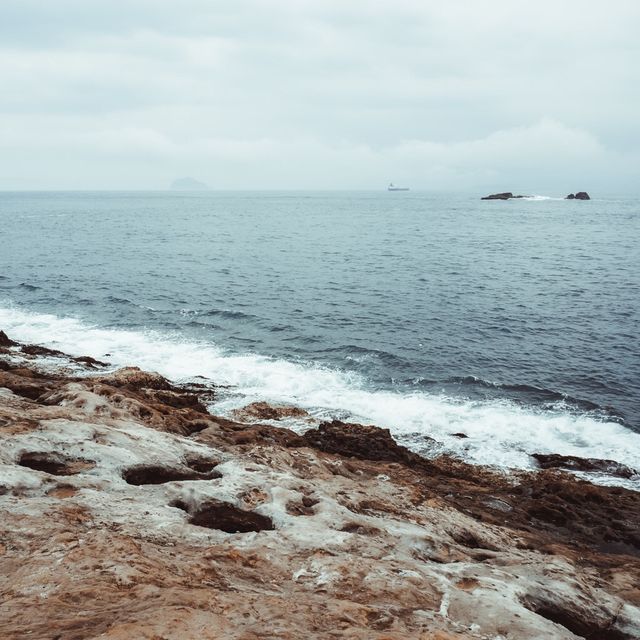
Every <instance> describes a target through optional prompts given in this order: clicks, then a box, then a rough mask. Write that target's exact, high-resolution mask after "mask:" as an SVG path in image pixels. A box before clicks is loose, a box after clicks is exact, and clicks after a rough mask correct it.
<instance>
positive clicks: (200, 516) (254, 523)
mask: <svg viewBox="0 0 640 640" xmlns="http://www.w3.org/2000/svg"><path fill="white" fill-rule="evenodd" d="M175 506H177V507H178V508H180V506H179V505H177V504H176V505H175ZM189 523H190V524H194V525H196V526H198V527H207V528H208V529H219V530H220V531H225V532H226V533H247V532H249V531H272V530H273V529H274V528H275V527H274V526H273V522H272V520H271V518H268V517H267V516H263V515H260V514H259V513H256V512H255V511H245V510H243V509H238V507H236V506H234V505H232V504H231V503H229V502H220V501H218V500H209V501H207V502H206V503H204V504H202V505H200V506H199V507H197V508H196V509H195V511H194V512H193V513H191V517H190V518H189Z"/></svg>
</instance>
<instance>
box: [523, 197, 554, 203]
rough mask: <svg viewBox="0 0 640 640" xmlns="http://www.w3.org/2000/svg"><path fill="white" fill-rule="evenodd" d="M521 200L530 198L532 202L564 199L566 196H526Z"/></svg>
mask: <svg viewBox="0 0 640 640" xmlns="http://www.w3.org/2000/svg"><path fill="white" fill-rule="evenodd" d="M520 199H521V200H529V201H530V202H543V201H547V200H564V198H553V197H551V196H524V197H523V198H520Z"/></svg>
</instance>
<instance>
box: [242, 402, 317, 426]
mask: <svg viewBox="0 0 640 640" xmlns="http://www.w3.org/2000/svg"><path fill="white" fill-rule="evenodd" d="M233 415H234V417H235V418H236V419H238V420H243V421H253V420H282V419H284V418H309V417H310V416H309V413H308V412H307V411H305V410H304V409H300V408H299V407H294V406H291V405H288V406H283V405H272V404H269V403H268V402H252V403H251V404H248V405H247V406H246V407H242V408H241V409H236V410H235V411H234V412H233Z"/></svg>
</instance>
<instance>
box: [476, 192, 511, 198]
mask: <svg viewBox="0 0 640 640" xmlns="http://www.w3.org/2000/svg"><path fill="white" fill-rule="evenodd" d="M510 198H513V193H511V192H510V191H506V192H505V193H492V194H491V195H490V196H484V198H481V200H509V199H510Z"/></svg>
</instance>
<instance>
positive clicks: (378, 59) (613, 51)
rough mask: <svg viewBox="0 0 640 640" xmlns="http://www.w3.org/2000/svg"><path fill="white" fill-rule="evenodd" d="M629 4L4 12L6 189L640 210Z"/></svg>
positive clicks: (637, 78)
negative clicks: (521, 199)
mask: <svg viewBox="0 0 640 640" xmlns="http://www.w3.org/2000/svg"><path fill="white" fill-rule="evenodd" d="M639 34H640V2H638V0H609V1H608V2H601V1H596V0H553V1H551V0H536V2H533V1H531V0H526V1H523V0H482V1H479V0H448V1H445V0H438V1H437V2H436V1H432V0H394V1H382V2H377V1H376V0H366V1H364V0H268V1H267V0H233V1H229V0H226V1H225V2H220V1H218V0H181V1H180V2H176V1H175V0H126V1H122V0H0V189H165V188H167V187H168V186H169V185H170V183H171V182H172V181H173V180H174V179H176V178H182V177H185V176H191V177H193V178H195V179H197V180H201V181H203V182H205V183H206V184H208V185H209V186H210V187H211V188H212V189H384V188H385V187H386V184H387V183H388V182H389V181H394V182H395V183H396V184H400V185H406V186H410V187H411V188H414V189H426V190H436V191H440V190H465V191H467V190H478V191H480V192H482V193H483V194H484V192H490V191H496V190H497V191H514V192H516V191H517V192H520V193H538V194H545V195H554V194H555V195H564V194H566V193H568V192H570V191H578V190H588V191H600V192H607V193H640V35H639Z"/></svg>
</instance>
